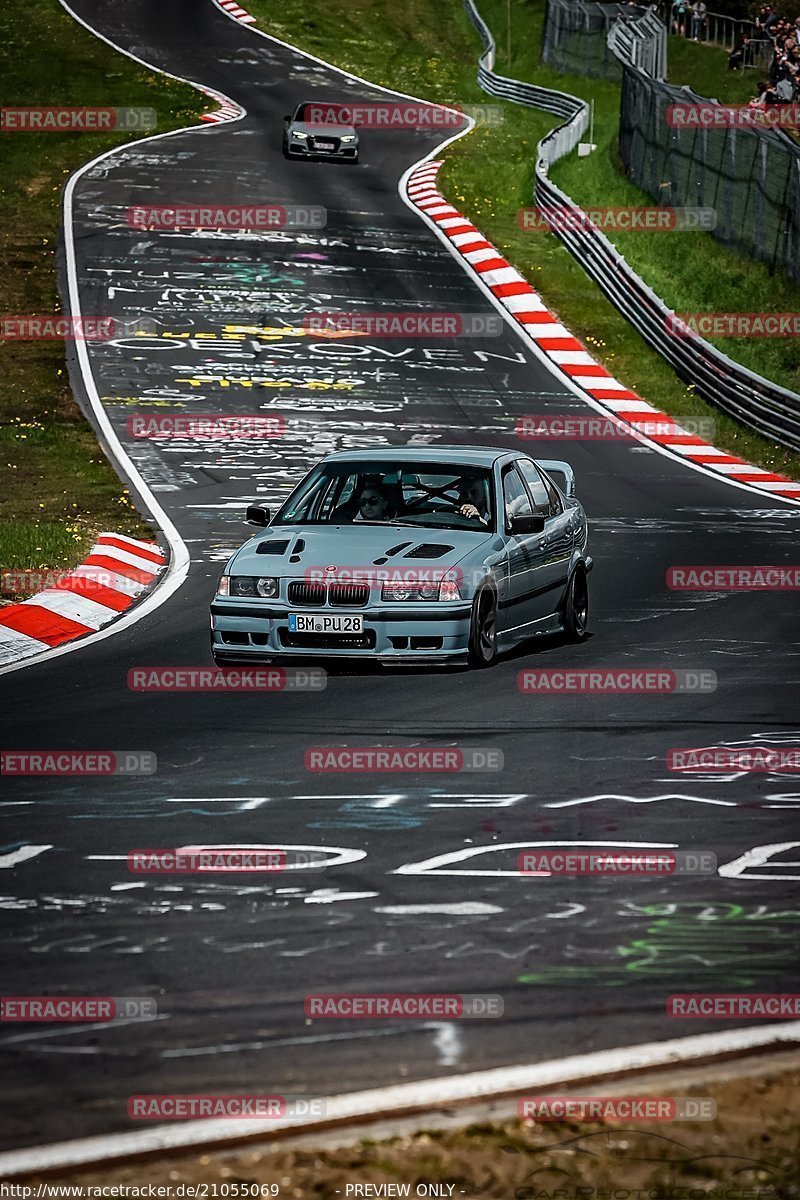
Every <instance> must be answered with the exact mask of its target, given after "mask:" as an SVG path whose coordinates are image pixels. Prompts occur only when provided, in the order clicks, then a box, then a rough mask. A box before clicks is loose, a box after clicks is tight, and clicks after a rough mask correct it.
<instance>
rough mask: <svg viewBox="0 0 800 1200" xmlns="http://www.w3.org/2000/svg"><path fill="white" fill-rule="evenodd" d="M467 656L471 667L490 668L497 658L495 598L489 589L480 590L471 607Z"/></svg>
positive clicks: (492, 591)
mask: <svg viewBox="0 0 800 1200" xmlns="http://www.w3.org/2000/svg"><path fill="white" fill-rule="evenodd" d="M468 656H469V664H470V666H471V667H491V666H492V664H493V663H494V661H495V659H496V658H497V596H496V595H495V592H494V590H493V589H492V588H490V587H483V588H481V590H480V591H479V592H478V594H477V596H476V597H475V601H474V603H473V605H472V617H471V619H470V629H469V649H468Z"/></svg>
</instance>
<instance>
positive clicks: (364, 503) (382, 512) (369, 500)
mask: <svg viewBox="0 0 800 1200" xmlns="http://www.w3.org/2000/svg"><path fill="white" fill-rule="evenodd" d="M388 516H389V497H388V496H387V495H386V493H385V492H384V491H383V489H382V488H380V487H377V486H373V485H371V484H367V485H366V486H365V487H363V488H362V489H361V495H360V496H359V498H358V514H357V515H356V517H355V518H354V519H355V520H356V521H385V520H386V519H387V518H388Z"/></svg>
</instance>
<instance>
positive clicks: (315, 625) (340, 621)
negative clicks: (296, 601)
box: [289, 613, 364, 634]
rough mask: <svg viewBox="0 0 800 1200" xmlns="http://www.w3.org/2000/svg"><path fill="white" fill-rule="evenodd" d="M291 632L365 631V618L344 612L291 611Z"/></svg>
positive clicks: (345, 632)
mask: <svg viewBox="0 0 800 1200" xmlns="http://www.w3.org/2000/svg"><path fill="white" fill-rule="evenodd" d="M289 632H290V633H343V634H347V633H363V632H364V618H363V617H362V616H360V615H359V616H356V615H353V616H350V615H349V614H348V615H345V614H344V613H289Z"/></svg>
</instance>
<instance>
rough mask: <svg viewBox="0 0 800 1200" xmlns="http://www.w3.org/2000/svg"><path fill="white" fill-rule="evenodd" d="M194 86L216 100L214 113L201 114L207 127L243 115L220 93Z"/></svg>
mask: <svg viewBox="0 0 800 1200" xmlns="http://www.w3.org/2000/svg"><path fill="white" fill-rule="evenodd" d="M220 3H222V0H220ZM237 7H238V5H237ZM251 20H255V18H254V17H252V18H251ZM194 86H195V87H196V88H199V90H200V91H201V92H202V93H203V95H205V96H210V97H211V99H212V100H216V102H217V104H218V105H219V108H218V109H216V111H215V112H210V113H202V114H201V116H200V120H201V121H206V122H208V124H209V125H221V124H222V123H223V122H225V121H238V120H239V118H240V117H243V116H244V115H245V111H244V109H243V108H242V107H241V105H239V104H236V103H234V101H233V100H230V99H229V98H228V97H227V96H223V94H222V92H215V91H214V89H213V88H210V87H206V86H205V85H204V84H201V83H196V84H195V85H194Z"/></svg>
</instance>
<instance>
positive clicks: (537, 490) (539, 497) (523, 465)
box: [517, 458, 561, 517]
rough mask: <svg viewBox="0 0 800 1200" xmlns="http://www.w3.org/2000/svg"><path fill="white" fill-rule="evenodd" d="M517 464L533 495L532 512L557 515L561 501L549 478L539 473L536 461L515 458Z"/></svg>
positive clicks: (550, 515)
mask: <svg viewBox="0 0 800 1200" xmlns="http://www.w3.org/2000/svg"><path fill="white" fill-rule="evenodd" d="M517 466H518V467H519V469H520V471H521V472H522V474H523V477H524V479H525V482H526V483H527V485H528V491H529V492H530V494H531V496H532V497H533V507H534V512H537V513H541V515H542V516H543V517H555V516H557V515H558V513H560V512H561V501H560V500H559V498H558V492H557V491H556V489H555V488H554V487H553V485H552V483H550V480H549V479H547V478H546V477H545V476H543V475H542V474H540V472H539V468H538V467H537V466H536V463H535V462H531V460H530V459H529V458H520V459H517Z"/></svg>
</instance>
